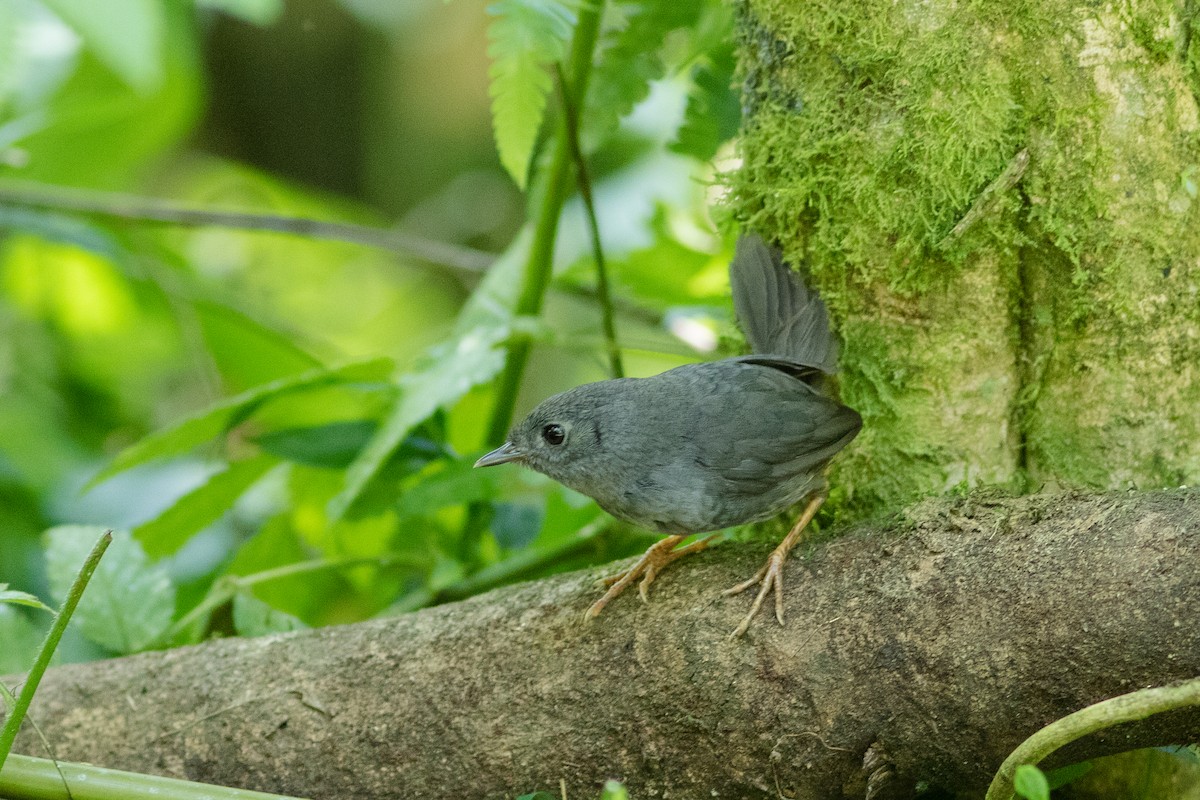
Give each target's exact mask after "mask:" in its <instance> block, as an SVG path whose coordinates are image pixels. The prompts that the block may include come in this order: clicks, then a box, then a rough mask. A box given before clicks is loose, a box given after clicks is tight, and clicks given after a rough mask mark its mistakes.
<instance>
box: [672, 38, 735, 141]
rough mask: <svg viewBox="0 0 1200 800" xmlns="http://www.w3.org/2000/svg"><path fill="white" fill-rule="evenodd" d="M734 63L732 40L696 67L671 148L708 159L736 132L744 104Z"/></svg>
mask: <svg viewBox="0 0 1200 800" xmlns="http://www.w3.org/2000/svg"><path fill="white" fill-rule="evenodd" d="M734 64H735V58H734V52H733V42H732V41H729V42H727V43H725V44H723V45H722V46H721V47H719V48H717V49H716V50H714V51H713V52H711V53H710V54H709V56H708V58H707V59H705V60H704V62H703V63H701V64H700V65H698V66H697V67H696V68H695V69H694V70H693V72H692V89H691V91H690V92H688V103H687V110H686V111H685V112H684V118H683V125H682V126H681V127H680V129H679V133H678V134H677V135H676V140H675V142H674V143H673V144H672V145H671V146H670V149H671V150H673V151H674V152H676V153H682V154H684V155H689V156H692V157H693V158H697V159H699V160H701V161H707V160H709V159H710V158H712V157H713V156H715V155H716V154H717V150H718V149H719V148H720V147H721V145H722V144H724V143H725V142H727V141H729V140H730V139H732V138H733V137H734V135H735V134H736V133H737V131H738V125H739V124H741V118H742V107H741V102H740V100H739V99H738V95H737V92H735V91H734V90H733V86H732V84H733V70H734Z"/></svg>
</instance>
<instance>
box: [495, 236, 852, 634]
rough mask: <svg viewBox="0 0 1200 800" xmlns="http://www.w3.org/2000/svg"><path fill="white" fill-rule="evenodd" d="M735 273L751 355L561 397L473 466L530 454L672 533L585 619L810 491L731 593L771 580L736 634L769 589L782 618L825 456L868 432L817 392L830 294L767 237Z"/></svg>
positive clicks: (827, 343)
mask: <svg viewBox="0 0 1200 800" xmlns="http://www.w3.org/2000/svg"><path fill="white" fill-rule="evenodd" d="M730 283H731V285H732V290H733V306H734V310H735V312H736V314H737V318H738V321H739V323H740V324H741V326H742V329H743V330H744V331H745V333H746V338H747V340H748V341H749V343H750V345H751V347H752V348H753V350H754V355H748V356H740V357H737V358H726V359H722V360H720V361H712V362H708V363H702V364H688V365H686V366H682V367H677V368H675V369H672V370H669V371H667V372H663V373H661V374H659V375H655V376H653V377H650V378H621V379H617V380H607V381H600V382H598V383H589V384H585V385H583V386H578V387H576V388H574V389H571V390H569V391H566V392H563V393H561V394H556V395H554V396H553V397H550V398H548V399H546V400H545V401H543V402H542V403H541V404H540V405H539V406H538V407H537V408H535V409H534V410H533V411H532V412H530V414H529V416H527V417H526V418H525V419H523V420H522V421H521V422H519V423H518V424H517V425H515V426H514V427H513V429H512V431H511V432H510V433H509V437H508V441H507V442H505V443H504V444H503V445H501V446H500V447H498V448H497V449H495V450H493V451H492V452H490V453H488V454H487V455H485V456H483V457H482V458H480V459H479V460H478V461H477V462H476V463H475V466H477V467H490V466H494V465H496V464H504V463H507V462H510V461H515V462H519V463H521V464H524V465H525V466H527V467H529V468H531V469H534V470H537V471H538V472H541V473H542V474H544V475H549V476H550V477H551V478H554V479H555V480H557V481H559V482H560V483H563V484H565V485H566V486H569V487H571V488H572V489H574V490H576V491H578V492H582V493H583V494H586V495H588V496H589V497H592V498H594V499H595V500H596V502H597V503H599V504H600V507H601V508H603V509H604V510H606V511H608V512H609V513H610V514H612V515H613V516H615V517H619V518H620V519H623V520H626V521H628V522H631V523H633V524H635V525H638V526H641V527H643V528H647V529H649V530H652V531H656V532H658V533H662V534H666V538H665V539H663V540H662V541H661V542H658V543H657V544H655V545H653V546H652V547H650V549H649V550H647V551H646V553H645V554H644V555H643V556H642V557H641V559H640V560H638V562H637V563H636V564H634V565H633V566H632V567H630V568H629V569H628V570H625V571H624V572H622V573H620V574H618V575H614V576H612V577H611V578H609V579H607V580H606V583H608V584H609V585H610V586H609V589H608V592H607V593H606V594H605V595H604V596H603V597H601V598H600V599H599V600H597V601H596V602H595V603H593V604H592V606H591V607H590V608H589V609H588V610H587V613H586V615H585V616H587V617H588V618H593V617H595V616H596V615H598V614H599V613H600V611H601V610H602V609H603V608H604V607H605V606H606V605H607V604H608V603H609V602H610V601H611V600H612V599H613V598H614V597H616V596H617V595H618V594H620V593H621V592H622V591H624V590H625V588H626V587H628V586H629V584H630V583H632V582H633V581H634V580H636V579H637V578H639V577H640V578H641V579H642V580H641V584H640V585H639V593H640V594H641V596H642V599H643V600H645V599H647V589H648V588H649V586H650V584H651V583H653V581H654V579H655V577H656V576H657V575H658V573H659V572H660V571H661V570H662V568H663V567H665V566H666V565H667V564H668V563H670V562H671V561H674V560H675V559H677V558H679V557H680V556H682V555H684V554H686V553H691V552H695V551H697V550H701V549H703V548H704V547H705V546H706V545H707V544H708V541H709V540H708V539H703V540H700V541H697V542H694V543H692V544H690V545H688V546H686V547H681V548H677V547H676V546H677V545H678V544H679V543H680V542H681V541H683V539H684V538H685V537H687V536H688V535H690V534H693V533H702V532H705V531H715V530H720V529H722V528H728V527H730V526H733V525H741V524H744V523H749V522H758V521H760V520H764V519H769V518H771V517H774V516H777V515H778V514H780V513H781V512H783V511H785V510H787V509H788V508H790V507H791V506H793V505H795V504H797V503H799V502H800V501H801V500H804V499H805V498H810V501H809V503H808V505H807V506H806V508H805V510H804V513H803V514H802V515H801V517H800V519H799V521H797V523H796V525H795V527H793V528H792V530H791V532H789V533H788V535H787V537H786V538H784V540H783V541H782V542H781V543H780V545H779V546H778V547H777V548H776V549H775V551H774V552H773V553H772V554H771V557H770V559H768V561H767V563H766V564H765V565H764V566H763V568H762V569H761V570H759V572H758V574H757V575H755V576H754V577H753V578H751V579H750V580H748V581H746V582H744V583H741V584H738V585H737V586H734V587H733V588H732V589H729V590H728V591H727V592H726V594H736V593H738V592H741V591H744V590H746V589H748V588H750V587H751V586H754V585H755V584H760V586H761V588H760V590H759V593H758V596H757V597H756V598H755V601H754V603H753V605H752V607H751V609H750V613H749V614H748V615H747V616H746V618H745V619H744V620H743V622H742V624H741V625H739V626H738V628H737V629H736V630H735V631H734V635H735V636H740V635H742V634H743V633H745V631H746V630H747V628H748V627H749V625H750V623H751V621H752V620H753V619H754V616H755V614H757V612H758V610H759V608H760V607H761V605H762V603H763V600H764V599H765V598H766V597H767V595H768V594H769V593H770V592H771V590H772V589H774V591H775V615H776V618H777V619H778V620H779V622H780V624H782V623H783V564H784V561H785V560H786V558H787V554H788V551H789V550H790V549H791V548H792V546H793V545H794V544H795V543H796V541H797V540H798V539H799V536H800V533H801V532H802V531H803V530H804V527H805V526H806V525H807V524H808V522H809V521H810V520H811V519H812V517H813V516H814V515H815V514H816V512H817V509H818V508H820V506H821V503H822V502H824V500H825V496H826V484H825V480H824V477H823V472H824V469H825V466H826V465H827V464H828V463H829V460H830V459H831V458H833V456H834V455H835V454H836V453H837V452H838V451H839V450H841V449H842V448H843V447H845V446H846V445H847V444H848V443H849V442H850V440H851V439H853V438H854V437H855V435H857V434H858V431H859V429H860V428H861V427H862V418H861V417H860V416H859V415H858V413H857V412H855V411H854V410H853V409H850V408H847V407H846V406H844V405H842V404H840V403H838V402H836V401H835V400H831V399H830V398H828V397H825V396H824V395H822V394H821V393H820V392H819V391H818V385H819V383H820V380H821V377H822V375H823V374H831V373H833V372H834V370H835V369H836V364H837V343H836V341H835V340H834V337H833V334H832V332H831V331H830V329H829V318H828V316H827V313H826V310H825V304H824V303H823V302H822V301H821V299H820V298H819V297H818V296H817V295H816V293H810V292H809V291H808V290H807V289H806V288H805V286H804V284H803V283H802V282H801V280H800V278H799V276H798V275H797V274H796V273H794V272H792V271H791V270H790V269H789V268H788V267H787V265H785V264H784V263H783V261H782V259H781V258H780V256H779V254H778V252H776V251H775V250H773V249H772V248H770V247H768V246H767V244H766V243H765V242H764V241H763V240H762V238H761V237H760V236H758V235H757V234H749V235H746V236H743V237H742V238H741V239H740V240H739V241H738V243H737V251H736V254H735V255H734V258H733V263H732V264H731V265H730ZM710 538H711V537H710Z"/></svg>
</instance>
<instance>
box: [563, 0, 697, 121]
mask: <svg viewBox="0 0 1200 800" xmlns="http://www.w3.org/2000/svg"><path fill="white" fill-rule="evenodd" d="M703 8H704V4H703V3H699V2H688V3H680V2H675V1H674V0H652V1H651V2H645V1H644V0H637V2H629V1H628V0H626V2H618V3H613V4H612V5H611V6H610V9H609V13H608V14H607V15H606V18H605V22H606V29H605V30H604V31H603V33H602V35H601V37H600V42H599V44H598V46H597V51H598V55H597V57H596V67H595V69H594V71H593V73H592V80H591V84H590V87H589V89H588V101H587V113H586V114H585V115H583V128H584V132H585V138H586V139H588V140H589V141H593V142H594V141H596V140H601V139H603V138H604V137H607V136H608V135H609V134H611V133H612V132H613V131H615V130H616V128H617V123H618V122H619V121H620V119H621V118H622V117H624V116H626V115H627V114H628V113H629V112H630V111H632V110H633V108H634V106H636V105H637V104H638V103H640V102H641V101H642V100H645V99H646V96H647V95H648V94H649V93H650V83H651V82H652V81H655V80H658V79H659V78H662V77H663V75H665V74H666V63H665V61H664V60H663V55H662V48H663V42H664V41H665V40H666V38H667V34H668V33H670V32H671V31H672V30H675V29H677V28H681V27H684V26H687V25H690V24H691V23H692V22H694V21H695V19H696V18H697V16H698V15H699V14H700V12H701V10H702V9H703Z"/></svg>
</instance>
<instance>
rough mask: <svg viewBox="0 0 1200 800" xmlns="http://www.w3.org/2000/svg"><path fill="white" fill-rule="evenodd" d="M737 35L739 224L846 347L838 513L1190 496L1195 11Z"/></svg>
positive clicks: (941, 17)
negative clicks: (791, 273) (850, 420)
mask: <svg viewBox="0 0 1200 800" xmlns="http://www.w3.org/2000/svg"><path fill="white" fill-rule="evenodd" d="M739 10H740V30H741V38H742V42H741V49H740V52H741V62H742V69H743V77H744V81H745V94H744V103H745V116H746V119H745V123H744V136H743V139H742V145H741V150H742V156H743V163H742V166H741V168H740V169H739V170H738V171H737V172H736V173H735V175H734V176H733V182H734V190H735V191H734V194H733V197H734V203H735V210H736V213H737V214H738V216H739V217H740V218H741V219H742V220H743V221H744V222H745V224H747V225H749V226H750V227H753V228H755V229H757V230H759V231H761V232H762V233H763V234H764V235H766V236H768V237H770V238H774V239H775V240H777V241H778V242H779V243H780V244H781V245H782V246H783V247H784V250H785V254H786V255H787V256H788V257H789V258H790V259H792V260H793V261H794V262H797V263H803V264H805V265H806V267H805V268H806V269H807V270H808V271H809V272H810V273H811V279H812V280H813V281H814V282H815V283H816V285H817V286H819V287H820V289H821V290H822V292H823V293H824V294H825V296H826V298H827V299H828V301H829V304H830V306H831V309H832V312H833V315H834V317H835V319H836V321H837V324H839V325H840V327H841V331H842V333H843V335H844V338H845V341H846V346H845V350H844V355H843V362H842V369H843V372H842V378H841V392H842V396H843V399H844V400H845V401H846V402H848V403H849V404H850V405H852V406H853V407H855V408H857V409H858V410H859V411H861V412H862V414H863V416H864V417H865V419H866V425H865V428H864V431H863V434H862V435H861V436H860V438H859V440H858V441H857V442H856V443H855V444H854V445H853V446H852V447H851V448H849V451H848V453H847V456H846V457H845V458H844V459H843V460H842V461H841V463H840V465H839V474H838V475H837V476H835V480H834V486H835V487H840V489H835V491H840V492H842V493H843V497H841V498H840V499H841V500H842V503H841V504H840V507H841V508H843V509H849V510H851V511H853V512H863V511H867V510H872V509H875V508H895V507H897V506H898V505H899V504H901V503H903V502H904V501H906V500H907V499H909V498H910V497H912V496H914V495H919V494H922V493H926V492H931V491H943V490H946V489H948V488H951V487H954V486H956V485H958V484H961V483H964V482H965V483H967V484H972V485H973V484H976V483H1015V484H1017V485H1018V486H1022V487H1026V488H1036V487H1039V486H1043V485H1047V484H1049V485H1059V486H1091V487H1113V488H1115V487H1128V486H1137V487H1141V488H1152V487H1160V486H1169V485H1178V484H1180V483H1194V482H1196V481H1197V480H1200V381H1198V380H1197V378H1198V377H1200V375H1198V366H1197V365H1200V294H1198V288H1200V210H1198V209H1200V199H1198V197H1197V193H1198V188H1197V187H1198V185H1200V121H1198V116H1200V115H1198V113H1197V99H1198V98H1200V3H1197V2H1195V0H1186V2H1183V0H1181V2H1177V3H1172V2H1165V1H1163V0H1160V1H1158V2H1154V1H1153V0H1145V1H1143V0H1129V1H1128V2H1123V3H1118V4H1105V3H1100V4H1078V3H1072V2H1066V1H1065V0H1038V2H1016V3H1013V2H1009V1H1008V0H981V2H976V3H955V2H948V0H932V2H930V1H929V0H899V2H890V0H889V2H886V3H883V2H879V3H865V4H862V3H859V4H846V3H841V2H834V1H833V0H816V1H815V2H809V3H789V2H783V0H752V1H751V2H746V3H743V4H741V5H740V6H739ZM1023 159H1027V161H1024V160H1023ZM1026 164H1027V166H1026ZM1022 167H1024V168H1023V169H1022ZM998 179H999V180H998ZM989 187H991V189H989ZM964 219H966V220H967V221H968V223H969V224H968V225H967V226H966V229H965V230H962V226H959V229H958V230H956V224H958V223H959V222H960V221H963V220H964ZM835 499H838V498H836V496H835Z"/></svg>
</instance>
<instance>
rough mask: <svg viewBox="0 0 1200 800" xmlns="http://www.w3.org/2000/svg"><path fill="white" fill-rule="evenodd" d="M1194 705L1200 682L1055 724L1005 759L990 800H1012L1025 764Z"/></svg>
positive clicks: (1159, 689)
mask: <svg viewBox="0 0 1200 800" xmlns="http://www.w3.org/2000/svg"><path fill="white" fill-rule="evenodd" d="M1194 705H1200V678H1197V679H1194V680H1190V681H1187V682H1186V683H1180V684H1175V685H1174V686H1156V687H1154V688H1152V689H1141V690H1139V691H1136V692H1130V693H1129V694H1123V695H1120V696H1119V697H1113V698H1110V699H1108V700H1103V701H1101V702H1099V703H1095V704H1093V705H1090V706H1088V707H1087V708H1081V709H1080V710H1078V711H1076V712H1074V713H1073V714H1068V715H1067V716H1065V717H1063V718H1062V719H1059V720H1055V721H1054V722H1051V723H1050V724H1049V725H1047V726H1046V727H1044V728H1042V729H1041V730H1040V731H1038V732H1037V733H1035V734H1033V735H1032V736H1030V737H1029V738H1028V739H1026V740H1025V741H1024V742H1021V744H1020V745H1019V746H1018V747H1017V749H1016V750H1013V751H1012V754H1011V755H1009V757H1008V758H1006V759H1004V763H1003V764H1001V765H1000V769H999V770H997V772H996V776H995V777H994V778H992V783H991V785H990V786H989V787H988V791H987V800H1011V798H1012V796H1013V775H1014V774H1015V773H1016V771H1017V767H1019V766H1021V765H1022V764H1035V765H1036V764H1037V763H1038V762H1040V761H1041V760H1042V759H1044V758H1046V757H1047V756H1049V755H1050V754H1051V753H1053V752H1054V751H1055V750H1058V749H1059V748H1061V747H1065V746H1066V745H1068V744H1070V743H1071V742H1073V741H1075V740H1076V739H1081V738H1083V737H1084V736H1087V735H1088V734H1089V733H1095V732H1096V731H1101V730H1104V729H1105V728H1111V727H1112V726H1114V725H1120V724H1122V723H1125V722H1134V721H1136V720H1139V719H1145V718H1146V717H1149V716H1152V715H1154V714H1159V713H1162V712H1163V711H1173V710H1174V709H1177V708H1184V707H1185V706H1194Z"/></svg>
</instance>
